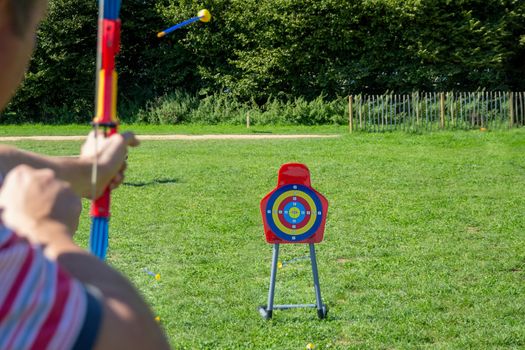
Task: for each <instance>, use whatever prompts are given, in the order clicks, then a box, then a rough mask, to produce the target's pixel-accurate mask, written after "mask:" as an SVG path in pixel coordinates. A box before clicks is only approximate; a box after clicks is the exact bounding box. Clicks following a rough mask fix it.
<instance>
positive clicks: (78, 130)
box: [0, 124, 348, 136]
mask: <svg viewBox="0 0 525 350" xmlns="http://www.w3.org/2000/svg"><path fill="white" fill-rule="evenodd" d="M91 129H92V128H91V126H90V125H88V124H86V125H80V124H70V125H43V124H22V125H1V126H0V136H29V135H34V136H41V135H87V133H89V131H91ZM120 130H122V131H133V132H135V133H137V134H143V135H145V134H258V133H262V134H311V133H316V134H342V133H347V132H348V126H345V125H319V126H304V125H289V126H269V125H268V126H265V125H261V126H252V127H250V128H246V126H242V125H199V124H179V125H152V124H122V125H121V126H120Z"/></svg>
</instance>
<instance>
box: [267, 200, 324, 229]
mask: <svg viewBox="0 0 525 350" xmlns="http://www.w3.org/2000/svg"><path fill="white" fill-rule="evenodd" d="M300 194H303V193H302V192H298V191H293V190H292V191H286V192H284V193H282V194H281V195H280V196H279V197H277V199H276V200H275V201H274V203H273V207H272V218H273V222H274V223H275V226H277V228H279V230H281V231H282V232H284V233H286V234H288V235H292V236H297V235H301V234H303V233H305V232H308V230H310V229H311V228H312V226H313V225H314V224H315V221H316V220H317V207H316V206H315V203H314V201H313V200H312V198H310V196H304V197H303V196H300ZM292 196H293V197H300V198H302V199H304V200H305V201H306V202H307V203H308V205H309V206H310V220H309V221H308V223H307V224H306V225H305V226H303V227H301V228H300V229H298V230H294V229H290V228H288V227H286V226H284V225H283V224H282V223H281V221H280V220H279V205H280V204H281V202H282V201H284V200H285V199H286V198H288V197H292ZM296 209H297V208H296ZM290 216H291V215H290Z"/></svg>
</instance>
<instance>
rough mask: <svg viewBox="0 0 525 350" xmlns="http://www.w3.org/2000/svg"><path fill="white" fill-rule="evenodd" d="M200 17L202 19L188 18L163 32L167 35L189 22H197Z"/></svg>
mask: <svg viewBox="0 0 525 350" xmlns="http://www.w3.org/2000/svg"><path fill="white" fill-rule="evenodd" d="M200 19H201V18H200V17H193V18H190V19H187V20H185V21H184V22H180V23H179V24H175V25H174V26H173V27H170V28H168V29H166V30H164V31H163V32H164V34H166V35H167V34H169V33H171V32H173V31H175V30H177V29H179V28H182V27H184V26H187V25H188V24H191V23H193V22H197V21H198V20H200Z"/></svg>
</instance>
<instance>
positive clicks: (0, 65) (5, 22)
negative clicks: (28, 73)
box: [0, 0, 47, 111]
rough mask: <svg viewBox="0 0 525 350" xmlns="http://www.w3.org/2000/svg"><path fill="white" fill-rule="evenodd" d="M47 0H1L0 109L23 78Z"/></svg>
mask: <svg viewBox="0 0 525 350" xmlns="http://www.w3.org/2000/svg"><path fill="white" fill-rule="evenodd" d="M46 7H47V0H0V111H1V110H2V109H4V107H5V106H6V105H7V103H8V102H9V99H10V98H11V97H12V95H13V94H14V92H15V91H16V89H17V88H18V86H19V85H20V83H21V82H22V79H23V77H24V72H25V70H26V69H27V65H28V63H29V60H30V58H31V54H32V52H33V48H34V44H35V33H36V30H37V28H38V24H39V23H40V20H41V19H42V17H43V16H44V13H45V9H46Z"/></svg>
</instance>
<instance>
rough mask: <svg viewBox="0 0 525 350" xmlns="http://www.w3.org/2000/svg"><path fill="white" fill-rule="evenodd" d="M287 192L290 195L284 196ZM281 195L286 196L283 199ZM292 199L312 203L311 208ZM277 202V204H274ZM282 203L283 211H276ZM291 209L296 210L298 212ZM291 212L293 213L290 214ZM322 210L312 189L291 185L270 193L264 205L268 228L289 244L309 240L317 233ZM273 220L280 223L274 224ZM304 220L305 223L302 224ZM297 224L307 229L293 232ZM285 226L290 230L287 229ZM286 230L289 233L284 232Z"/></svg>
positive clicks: (321, 219)
mask: <svg viewBox="0 0 525 350" xmlns="http://www.w3.org/2000/svg"><path fill="white" fill-rule="evenodd" d="M287 192H291V193H289V194H286V193H287ZM283 194H286V195H285V197H284V198H283V197H282V195H283ZM294 198H301V199H302V200H303V201H305V202H309V203H313V208H305V206H304V205H303V204H302V203H300V202H299V201H298V200H297V199H294ZM277 200H278V201H279V202H278V203H276V201H277ZM283 203H286V204H285V205H284V210H276V208H278V207H279V206H280V205H282V204H283ZM293 208H296V209H298V210H299V212H297V210H296V209H293ZM291 210H294V212H292V213H291V212H290V211H291ZM324 210H325V209H324V208H323V205H322V203H321V200H320V199H319V197H318V196H317V194H316V193H315V192H314V191H313V190H312V189H310V188H309V187H306V186H304V185H294V184H292V185H285V186H282V187H280V188H279V189H277V190H276V191H275V192H274V193H272V195H271V196H270V198H269V199H268V202H267V203H266V210H265V215H266V220H267V222H268V226H269V227H270V229H271V230H272V232H273V233H274V234H275V235H276V236H277V237H279V238H280V239H282V240H285V241H289V242H299V241H303V240H305V239H308V238H310V237H311V236H313V235H314V234H315V233H316V232H317V230H318V229H319V227H320V226H321V222H322V221H323V216H324V215H325V212H324ZM275 218H277V219H278V220H280V221H281V222H279V223H278V224H276V222H275ZM305 220H307V221H306V222H305V223H303V221H305ZM294 221H295V222H294ZM285 224H286V225H285ZM299 224H301V225H300V226H301V227H303V228H305V227H307V226H308V228H307V229H297V230H295V229H294V228H295V226H296V225H298V226H299ZM279 226H280V227H283V228H284V229H281V228H280V227H279ZM285 226H291V227H292V228H291V229H288V228H287V227H285ZM286 229H287V230H288V231H290V232H284V230H286Z"/></svg>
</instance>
